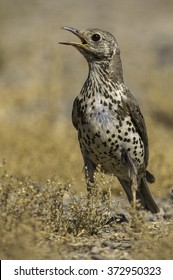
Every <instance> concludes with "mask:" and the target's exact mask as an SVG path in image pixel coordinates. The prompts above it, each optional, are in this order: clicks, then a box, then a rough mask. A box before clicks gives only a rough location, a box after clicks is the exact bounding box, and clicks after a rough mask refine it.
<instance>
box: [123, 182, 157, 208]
mask: <svg viewBox="0 0 173 280" xmlns="http://www.w3.org/2000/svg"><path fill="white" fill-rule="evenodd" d="M119 181H120V183H121V185H122V186H123V188H124V190H125V193H126V195H127V198H128V200H129V202H130V203H131V202H132V201H133V196H132V191H131V183H130V182H129V181H126V180H122V179H120V178H119ZM136 199H137V200H138V201H139V202H140V204H141V205H142V206H143V208H144V209H146V210H149V211H151V212H152V213H158V212H159V211H160V210H159V207H158V206H157V204H156V202H155V201H154V199H153V197H152V195H151V192H150V190H149V188H148V185H147V182H146V179H145V178H142V179H141V182H140V185H139V187H138V190H137V192H136Z"/></svg>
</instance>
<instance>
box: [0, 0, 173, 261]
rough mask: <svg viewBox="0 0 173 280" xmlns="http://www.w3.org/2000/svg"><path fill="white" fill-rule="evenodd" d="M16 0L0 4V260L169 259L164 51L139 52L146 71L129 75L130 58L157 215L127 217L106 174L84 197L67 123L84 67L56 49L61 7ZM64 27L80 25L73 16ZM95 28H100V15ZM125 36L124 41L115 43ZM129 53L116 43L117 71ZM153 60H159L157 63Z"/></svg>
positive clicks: (168, 91)
mask: <svg viewBox="0 0 173 280" xmlns="http://www.w3.org/2000/svg"><path fill="white" fill-rule="evenodd" d="M73 1H74V2H75V0H73ZM16 2H17V4H18V5H20V9H18V8H17V5H13V4H12V3H10V1H8V0H7V1H4V3H0V4H1V8H0V31H1V42H0V99H1V102H0V132H1V138H0V162H1V166H0V235H1V241H0V258H1V259H70V258H72V259H78V258H79V259H111V258H112V259H132V258H133V259H135V258H136V259H172V258H173V250H172V244H173V234H172V228H173V223H172V221H173V220H172V219H173V216H172V214H173V207H172V206H173V205H172V204H173V194H172V193H171V189H172V188H173V172H172V168H173V145H172V139H173V110H172V108H173V96H172V88H173V80H172V75H173V66H172V65H173V59H172V57H171V54H170V52H169V53H168V52H167V51H165V52H163V51H162V52H161V50H162V49H163V47H162V46H161V47H162V48H161V47H160V48H161V49H159V47H158V48H156V49H155V51H154V53H153V54H152V55H151V53H150V54H149V53H148V57H147V56H146V54H145V57H144V61H145V62H146V65H147V69H146V68H145V67H144V66H143V67H141V72H139V73H135V75H136V76H135V75H134V71H135V68H136V67H138V66H137V65H136V64H135V62H136V63H137V60H138V59H137V60H136V61H135V60H134V65H133V66H132V71H129V75H128V74H127V73H128V68H126V71H127V72H126V76H127V77H129V80H133V83H134V84H133V87H134V86H135V84H137V88H138V89H140V90H141V91H142V92H143V93H144V92H145V96H141V95H137V99H138V100H139V102H140V104H141V107H142V110H143V112H144V114H145V116H146V122H147V127H148V134H149V138H150V170H151V171H152V172H153V173H154V174H155V176H156V178H157V182H156V183H155V184H154V185H152V186H151V189H152V192H153V194H154V196H155V197H156V199H157V201H158V203H159V205H160V207H161V208H162V209H163V211H164V218H161V217H152V215H149V214H148V213H143V212H141V213H133V211H132V209H131V208H130V206H129V205H128V203H127V201H126V199H124V194H123V191H122V189H121V187H120V186H119V184H118V182H117V180H116V179H115V178H112V177H107V176H104V175H98V176H97V188H96V189H95V190H94V191H93V192H94V194H93V196H92V197H91V198H90V199H89V200H88V198H87V194H86V188H85V182H84V180H83V174H82V164H83V163H82V158H81V155H80V151H79V147H78V143H77V136H76V133H75V131H74V129H73V127H72V124H71V121H70V114H71V106H72V100H73V98H74V96H75V92H78V91H79V89H80V86H81V84H82V81H83V77H84V76H80V75H86V71H87V70H86V69H87V68H85V67H86V66H85V62H84V61H83V60H82V58H81V60H80V56H77V54H76V53H74V56H73V52H75V51H74V50H73V49H62V46H61V47H60V46H58V44H57V41H58V39H57V37H58V36H57V34H56V32H58V31H57V27H58V28H59V26H61V25H64V24H66V22H63V20H62V18H61V16H60V14H62V12H63V9H64V10H65V11H66V9H65V8H66V5H67V3H66V2H67V1H64V4H62V3H61V4H60V3H59V4H58V1H53V0H52V1H50V2H49V5H48V4H47V1H20V0H17V1H16ZM81 2H82V3H83V1H81ZM110 2H111V3H112V4H111V5H113V3H114V1H110ZM120 2H121V1H118V3H119V5H120V7H121V3H120ZM132 2H134V3H135V2H136V1H135V0H134V1H132ZM167 2H168V3H169V1H168V0H167ZM170 3H171V2H170ZM92 5H93V4H91V3H89V7H90V9H91V10H92V11H93V9H94V8H93V6H92ZM139 5H140V4H139ZM170 5H171V4H170ZM168 7H169V6H168ZM81 8H82V6H81ZM121 8H122V9H123V11H124V7H121ZM110 9H111V8H110ZM119 9H120V8H119ZM84 12H85V10H84V11H83V12H82V11H81V17H82V15H83V17H85V15H84V14H85V13H84ZM66 13H67V12H64V14H62V15H64V17H65V16H68V14H66ZM168 15H169V14H168ZM168 15H167V19H168V18H169V17H168ZM119 20H120V22H119V25H121V19H120V18H119ZM71 21H72V22H73V21H74V24H71V25H74V26H77V25H78V26H79V27H80V19H78V22H77V21H75V19H73V18H72V19H71ZM31 23H32V24H31ZM91 23H92V20H91ZM96 23H97V26H99V23H100V21H99V17H98V20H97V22H96ZM96 23H95V26H96ZM93 24H94V22H93ZM49 25H50V26H49ZM110 25H111V23H110ZM83 26H84V25H83ZM101 27H104V24H103V23H102V26H101ZM108 28H109V26H106V24H105V29H108ZM126 28H127V26H126ZM165 28H166V27H165ZM119 33H120V34H121V30H120V31H119ZM171 34H172V33H171ZM138 35H139V34H138ZM61 36H64V35H63V33H61ZM66 36H67V35H66ZM171 36H172V35H171ZM125 37H126V36H125ZM136 38H138V36H136ZM139 38H141V37H140V36H139ZM139 38H138V41H139V40H140V39H139ZM60 39H62V37H61V38H60V35H59V40H60ZM124 40H125V39H124V38H123V36H122V42H121V46H122V47H123V45H124V46H126V42H125V41H124ZM141 40H142V39H141ZM131 48H133V44H132V45H131ZM150 49H151V48H150ZM132 52H133V51H132V49H130V47H129V49H128V47H126V48H125V47H124V55H122V56H123V64H124V65H125V64H126V59H127V60H128V56H131V55H132ZM160 53H161V54H160ZM140 55H141V56H142V57H143V56H144V53H141V54H140ZM168 55H169V59H168V62H169V63H167V60H166V59H167V56H168ZM125 56H127V57H125ZM138 56H139V54H138ZM160 57H161V58H162V60H163V59H165V60H164V62H165V63H163V62H162V63H161V65H160V64H159V63H160V60H159V59H160ZM138 58H139V57H138ZM74 59H77V62H76V63H75V61H74ZM129 59H130V58H129ZM171 59H172V64H171V63H170V61H171ZM140 62H141V61H140ZM82 67H83V69H82V70H81V68H82ZM148 69H149V70H148ZM129 70H131V69H129ZM146 70H147V71H146ZM80 72H83V73H81V74H80V75H79V73H80ZM134 77H136V79H134ZM73 93H74V94H73ZM72 94H73V95H72ZM112 217H113V218H112Z"/></svg>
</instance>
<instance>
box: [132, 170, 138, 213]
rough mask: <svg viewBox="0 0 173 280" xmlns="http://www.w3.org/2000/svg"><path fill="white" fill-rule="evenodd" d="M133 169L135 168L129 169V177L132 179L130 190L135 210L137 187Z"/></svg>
mask: <svg viewBox="0 0 173 280" xmlns="http://www.w3.org/2000/svg"><path fill="white" fill-rule="evenodd" d="M131 171H132V172H131ZM134 171H135V170H130V177H131V180H132V185H131V190H132V196H133V207H134V210H136V192H137V188H138V182H137V176H136V175H137V174H136V172H134Z"/></svg>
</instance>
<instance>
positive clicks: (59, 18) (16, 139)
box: [0, 0, 173, 196]
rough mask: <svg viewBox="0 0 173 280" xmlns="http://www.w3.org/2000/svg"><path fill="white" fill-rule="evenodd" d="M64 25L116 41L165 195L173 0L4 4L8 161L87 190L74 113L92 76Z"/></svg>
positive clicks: (172, 106)
mask: <svg viewBox="0 0 173 280" xmlns="http://www.w3.org/2000/svg"><path fill="white" fill-rule="evenodd" d="M62 26H72V27H76V28H78V29H85V28H88V27H97V28H101V29H103V30H107V31H109V32H111V33H112V34H113V35H114V36H115V37H116V39H117V41H118V43H119V46H120V49H121V58H122V63H123V69H124V79H125V84H126V85H127V86H128V87H129V88H130V90H131V92H132V93H133V94H134V95H135V96H136V98H137V100H138V102H139V104H140V107H141V109H142V112H143V114H144V116H145V119H146V124H147V128H148V134H149V140H150V166H149V167H150V171H151V172H153V173H154V174H155V176H156V178H157V182H156V184H154V185H153V186H152V191H153V192H154V193H155V195H158V196H161V195H162V194H164V193H165V192H166V191H167V190H168V189H169V188H171V187H172V185H173V172H172V167H173V143H172V139H173V92H172V91H173V36H172V30H173V1H172V0H164V1H162V0H152V1H143V0H128V1H125V0H109V1H103V0H95V1H93V0H88V1H84V0H80V1H77V0H49V1H46V0H30V1H27V0H15V1H14V0H4V1H3V0H0V34H1V38H0V162H3V161H4V160H5V161H6V162H7V163H6V165H7V168H8V171H9V173H10V174H15V175H16V176H19V177H25V176H31V177H32V178H35V180H36V181H44V180H46V179H48V178H55V177H56V178H58V180H60V181H62V182H66V181H71V182H73V185H74V190H78V188H80V189H83V187H82V184H84V183H82V178H83V175H82V166H83V162H82V157H81V154H80V150H79V147H78V141H77V135H76V131H75V129H74V128H73V126H72V124H71V110H72V103H73V100H74V98H75V97H76V95H77V94H78V93H79V92H80V89H81V87H82V85H83V82H84V81H85V79H86V77H87V72H88V69H87V64H86V62H85V60H84V58H83V57H82V56H81V55H80V54H79V53H78V52H77V51H76V50H75V49H73V48H72V47H69V46H62V45H59V44H58V42H59V41H65V40H71V39H72V40H74V37H73V35H72V34H70V33H68V32H66V31H64V30H62V29H61V27H62ZM117 185H118V183H117Z"/></svg>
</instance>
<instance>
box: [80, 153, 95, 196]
mask: <svg viewBox="0 0 173 280" xmlns="http://www.w3.org/2000/svg"><path fill="white" fill-rule="evenodd" d="M83 158H84V172H85V179H86V182H87V191H88V195H91V193H92V189H93V187H94V185H95V182H94V181H95V180H94V172H95V170H96V166H95V164H94V163H93V162H92V161H91V160H90V159H89V158H88V157H87V153H86V152H85V153H84V154H83Z"/></svg>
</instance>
